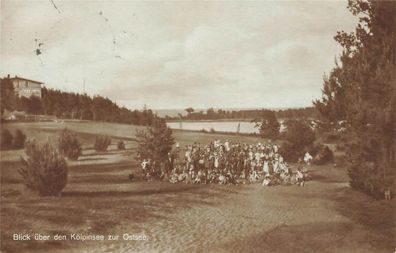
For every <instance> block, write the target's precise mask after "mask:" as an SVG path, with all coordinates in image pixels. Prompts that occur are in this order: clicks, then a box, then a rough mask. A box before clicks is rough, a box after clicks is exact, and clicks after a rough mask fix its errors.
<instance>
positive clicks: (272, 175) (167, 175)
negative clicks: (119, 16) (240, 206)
mask: <svg viewBox="0 0 396 253" xmlns="http://www.w3.org/2000/svg"><path fill="white" fill-rule="evenodd" d="M278 151H279V147H278V146H277V145H275V144H271V143H267V144H261V143H257V144H246V143H232V142H231V141H229V140H225V141H224V142H221V141H220V140H214V141H212V142H211V143H210V144H209V145H205V146H202V145H200V144H199V143H194V144H192V145H188V146H186V147H185V148H184V149H182V148H180V145H179V144H178V143H176V150H175V151H174V152H172V153H168V157H167V159H166V161H164V162H155V161H153V160H151V159H144V160H143V161H142V163H141V168H142V172H143V175H144V177H145V178H146V179H147V180H152V179H154V178H160V179H162V180H163V181H169V182H171V183H178V182H183V183H186V184H209V183H215V184H234V185H237V184H252V183H262V185H263V186H272V185H280V184H286V185H289V184H297V185H300V186H304V181H306V180H307V179H309V176H308V174H307V172H306V169H305V165H309V164H310V162H311V160H312V156H311V155H310V154H309V153H308V152H307V153H306V154H305V156H304V157H303V159H299V161H298V165H297V168H296V169H295V172H293V170H292V168H291V167H290V165H289V164H288V163H287V162H286V161H285V160H284V159H283V157H282V155H281V154H279V152H278Z"/></svg>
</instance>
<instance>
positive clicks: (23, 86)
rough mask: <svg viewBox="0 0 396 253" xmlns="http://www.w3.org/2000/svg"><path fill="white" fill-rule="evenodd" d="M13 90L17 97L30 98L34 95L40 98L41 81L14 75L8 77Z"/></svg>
mask: <svg viewBox="0 0 396 253" xmlns="http://www.w3.org/2000/svg"><path fill="white" fill-rule="evenodd" d="M10 80H11V82H12V85H13V86H14V91H15V93H16V94H17V95H18V96H19V97H27V98H30V97H32V96H36V97H39V98H41V84H43V83H42V82H38V81H34V80H29V79H26V78H22V77H18V76H15V77H13V78H10Z"/></svg>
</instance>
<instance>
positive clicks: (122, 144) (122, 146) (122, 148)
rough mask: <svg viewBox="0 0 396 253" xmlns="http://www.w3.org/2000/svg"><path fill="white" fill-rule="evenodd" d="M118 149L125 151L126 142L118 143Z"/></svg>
mask: <svg viewBox="0 0 396 253" xmlns="http://www.w3.org/2000/svg"><path fill="white" fill-rule="evenodd" d="M117 148H118V150H125V143H124V141H122V140H121V141H118V143H117Z"/></svg>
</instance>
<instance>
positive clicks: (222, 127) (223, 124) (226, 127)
mask: <svg viewBox="0 0 396 253" xmlns="http://www.w3.org/2000/svg"><path fill="white" fill-rule="evenodd" d="M279 123H280V124H281V127H280V131H283V130H284V126H283V121H280V122H279ZM166 124H167V125H168V126H169V127H170V128H171V129H182V130H194V131H201V130H202V129H205V130H206V131H208V132H209V131H210V130H211V129H214V130H215V131H216V132H231V133H236V132H237V131H238V128H239V132H240V133H247V134H250V133H259V129H258V128H255V127H254V126H255V123H251V122H249V121H186V122H184V121H182V122H180V121H179V122H167V123H166ZM238 125H239V127H238Z"/></svg>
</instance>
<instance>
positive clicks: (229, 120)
mask: <svg viewBox="0 0 396 253" xmlns="http://www.w3.org/2000/svg"><path fill="white" fill-rule="evenodd" d="M252 120H253V119H181V120H180V119H165V121H166V122H180V121H182V122H239V121H240V122H251V121H252Z"/></svg>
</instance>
